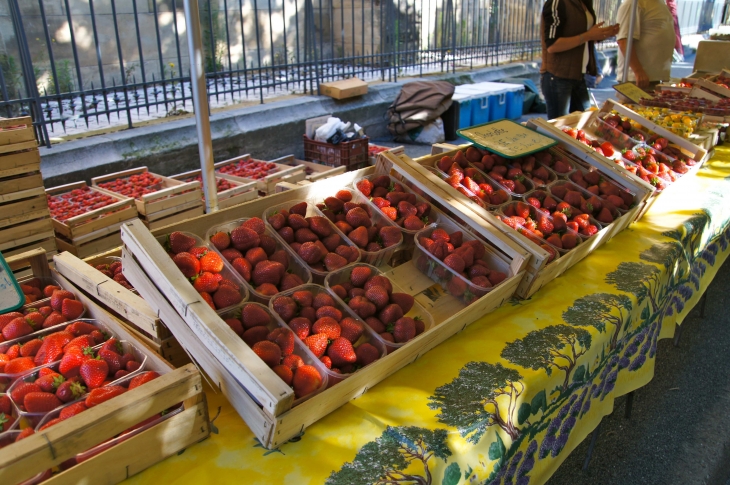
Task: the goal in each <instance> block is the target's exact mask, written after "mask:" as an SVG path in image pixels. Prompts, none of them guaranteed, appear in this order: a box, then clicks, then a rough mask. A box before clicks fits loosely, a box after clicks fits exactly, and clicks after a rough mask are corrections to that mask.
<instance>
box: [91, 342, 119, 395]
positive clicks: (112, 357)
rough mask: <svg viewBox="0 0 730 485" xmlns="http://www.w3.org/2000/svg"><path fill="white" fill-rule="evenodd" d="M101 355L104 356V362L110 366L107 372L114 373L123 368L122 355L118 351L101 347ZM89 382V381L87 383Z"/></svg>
mask: <svg viewBox="0 0 730 485" xmlns="http://www.w3.org/2000/svg"><path fill="white" fill-rule="evenodd" d="M99 357H101V358H102V360H103V361H104V362H106V365H107V367H108V369H109V370H108V372H107V374H109V375H114V374H116V373H117V372H118V371H119V370H122V368H123V365H122V356H121V355H120V354H118V353H117V352H114V351H111V350H108V349H101V350H99ZM87 384H88V383H87ZM90 387H92V386H90Z"/></svg>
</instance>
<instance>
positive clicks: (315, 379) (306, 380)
mask: <svg viewBox="0 0 730 485" xmlns="http://www.w3.org/2000/svg"><path fill="white" fill-rule="evenodd" d="M292 385H293V387H294V395H295V397H297V398H300V397H303V396H306V395H307V394H311V393H313V392H314V391H316V390H317V389H319V388H320V386H321V385H322V376H320V375H319V371H318V370H317V368H316V367H313V366H311V365H302V366H300V367H298V368H297V370H296V371H294V379H293V381H292Z"/></svg>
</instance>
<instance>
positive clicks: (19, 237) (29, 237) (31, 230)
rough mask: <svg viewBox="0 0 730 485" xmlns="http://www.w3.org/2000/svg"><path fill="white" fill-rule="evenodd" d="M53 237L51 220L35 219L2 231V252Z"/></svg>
mask: <svg viewBox="0 0 730 485" xmlns="http://www.w3.org/2000/svg"><path fill="white" fill-rule="evenodd" d="M52 236H53V223H51V218H50V217H47V218H44V219H35V220H33V221H30V222H24V223H21V224H18V225H15V226H10V227H6V228H3V229H2V230H0V250H4V249H8V248H13V247H16V246H22V245H23V244H27V243H30V242H33V241H38V240H40V239H45V238H48V237H52Z"/></svg>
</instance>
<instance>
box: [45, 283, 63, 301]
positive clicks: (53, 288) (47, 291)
mask: <svg viewBox="0 0 730 485" xmlns="http://www.w3.org/2000/svg"><path fill="white" fill-rule="evenodd" d="M60 289H61V287H60V286H56V285H48V286H46V287H45V288H43V296H45V297H46V298H50V297H51V295H53V292H54V291H56V290H60Z"/></svg>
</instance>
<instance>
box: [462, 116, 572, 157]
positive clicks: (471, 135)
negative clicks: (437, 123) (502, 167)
mask: <svg viewBox="0 0 730 485" xmlns="http://www.w3.org/2000/svg"><path fill="white" fill-rule="evenodd" d="M458 133H459V135H460V136H462V137H463V138H466V139H467V140H469V141H471V142H473V143H474V144H475V145H477V146H478V147H481V148H484V149H486V150H489V151H491V152H494V153H497V154H499V155H502V156H503V157H505V158H517V157H522V156H525V155H529V154H530V153H535V152H539V151H540V150H544V149H546V148H549V147H551V146H553V145H555V144H556V143H558V142H557V141H555V140H553V139H552V138H550V137H547V136H545V135H541V134H540V133H537V132H535V131H532V130H530V129H529V128H525V127H524V126H522V125H520V124H519V123H515V122H514V121H510V120H500V121H493V122H491V123H486V124H484V125H479V126H472V127H471V128H464V129H462V130H458Z"/></svg>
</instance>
